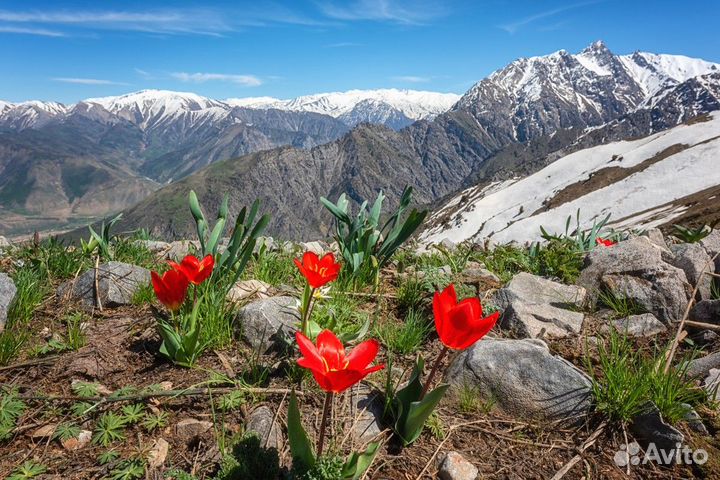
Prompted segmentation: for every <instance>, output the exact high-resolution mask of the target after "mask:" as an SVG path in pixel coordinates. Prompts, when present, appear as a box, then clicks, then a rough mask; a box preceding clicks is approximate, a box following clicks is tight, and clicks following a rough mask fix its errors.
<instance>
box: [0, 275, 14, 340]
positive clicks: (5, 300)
mask: <svg viewBox="0 0 720 480" xmlns="http://www.w3.org/2000/svg"><path fill="white" fill-rule="evenodd" d="M16 293H17V288H15V283H14V282H13V281H12V279H11V278H10V277H8V276H7V275H5V274H4V273H0V332H2V331H3V330H4V329H5V323H6V322H7V315H8V309H9V308H10V304H11V303H12V301H13V299H14V298H15V294H16Z"/></svg>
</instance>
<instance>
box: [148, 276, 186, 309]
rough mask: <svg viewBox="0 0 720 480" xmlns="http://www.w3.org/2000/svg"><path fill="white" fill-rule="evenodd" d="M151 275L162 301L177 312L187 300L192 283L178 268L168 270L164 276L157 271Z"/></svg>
mask: <svg viewBox="0 0 720 480" xmlns="http://www.w3.org/2000/svg"><path fill="white" fill-rule="evenodd" d="M150 275H151V277H152V284H153V288H154V289H155V295H156V296H157V298H158V300H160V303H162V304H163V305H165V306H166V307H167V308H169V309H170V310H171V311H173V312H177V311H178V310H179V309H180V307H181V306H182V304H183V302H184V301H185V295H186V294H187V290H188V286H189V284H190V282H189V280H188V279H187V277H186V276H185V275H184V274H182V273H180V272H178V271H177V270H168V271H167V272H165V274H164V275H163V276H162V277H160V275H158V274H157V272H151V273H150Z"/></svg>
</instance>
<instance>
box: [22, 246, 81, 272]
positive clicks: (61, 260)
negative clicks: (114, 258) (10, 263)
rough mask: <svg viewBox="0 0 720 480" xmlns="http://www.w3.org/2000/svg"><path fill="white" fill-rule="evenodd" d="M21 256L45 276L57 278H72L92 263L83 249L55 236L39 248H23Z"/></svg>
mask: <svg viewBox="0 0 720 480" xmlns="http://www.w3.org/2000/svg"><path fill="white" fill-rule="evenodd" d="M19 257H20V258H22V259H23V260H24V261H25V262H26V263H27V264H29V265H32V266H33V267H34V268H35V269H36V270H37V271H38V272H42V275H43V276H44V277H52V278H56V279H66V278H72V277H74V276H75V275H77V273H78V272H80V271H82V270H84V269H86V268H88V267H90V265H91V261H90V259H89V258H88V257H86V256H85V255H83V252H82V250H81V249H77V248H74V247H71V246H66V245H64V244H63V242H61V241H60V240H58V239H57V238H55V237H51V238H50V239H49V240H47V241H45V242H43V243H41V244H40V245H39V246H38V247H37V248H35V247H34V246H27V247H25V248H23V249H22V250H21V251H20V252H19Z"/></svg>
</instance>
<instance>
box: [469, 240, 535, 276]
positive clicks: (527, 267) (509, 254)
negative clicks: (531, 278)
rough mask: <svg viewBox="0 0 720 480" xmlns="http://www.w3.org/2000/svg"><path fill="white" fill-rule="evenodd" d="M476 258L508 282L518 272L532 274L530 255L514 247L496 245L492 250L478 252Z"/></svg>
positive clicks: (522, 249) (526, 251)
mask: <svg viewBox="0 0 720 480" xmlns="http://www.w3.org/2000/svg"><path fill="white" fill-rule="evenodd" d="M478 258H479V260H480V261H482V262H483V263H484V264H485V265H486V266H487V268H488V269H489V270H490V271H492V272H493V273H495V274H496V275H498V276H499V277H500V279H501V280H502V281H503V282H508V281H510V280H511V279H512V277H514V276H515V275H516V274H518V273H520V272H532V270H533V269H532V265H531V261H530V254H529V252H528V250H527V249H525V248H521V247H518V246H516V245H512V244H507V245H497V246H495V248H493V249H492V250H485V251H481V252H478Z"/></svg>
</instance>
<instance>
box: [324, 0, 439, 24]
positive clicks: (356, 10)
mask: <svg viewBox="0 0 720 480" xmlns="http://www.w3.org/2000/svg"><path fill="white" fill-rule="evenodd" d="M318 7H319V8H320V10H321V11H322V13H323V14H325V15H326V16H328V17H330V18H334V19H336V20H348V21H358V20H369V21H379V22H391V23H399V24H405V25H421V24H424V23H427V22H429V21H430V20H433V19H435V18H437V17H441V16H444V15H446V13H447V12H446V10H445V8H444V7H443V2H429V1H425V0H414V1H410V0H353V1H343V2H338V1H321V2H320V3H318Z"/></svg>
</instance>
